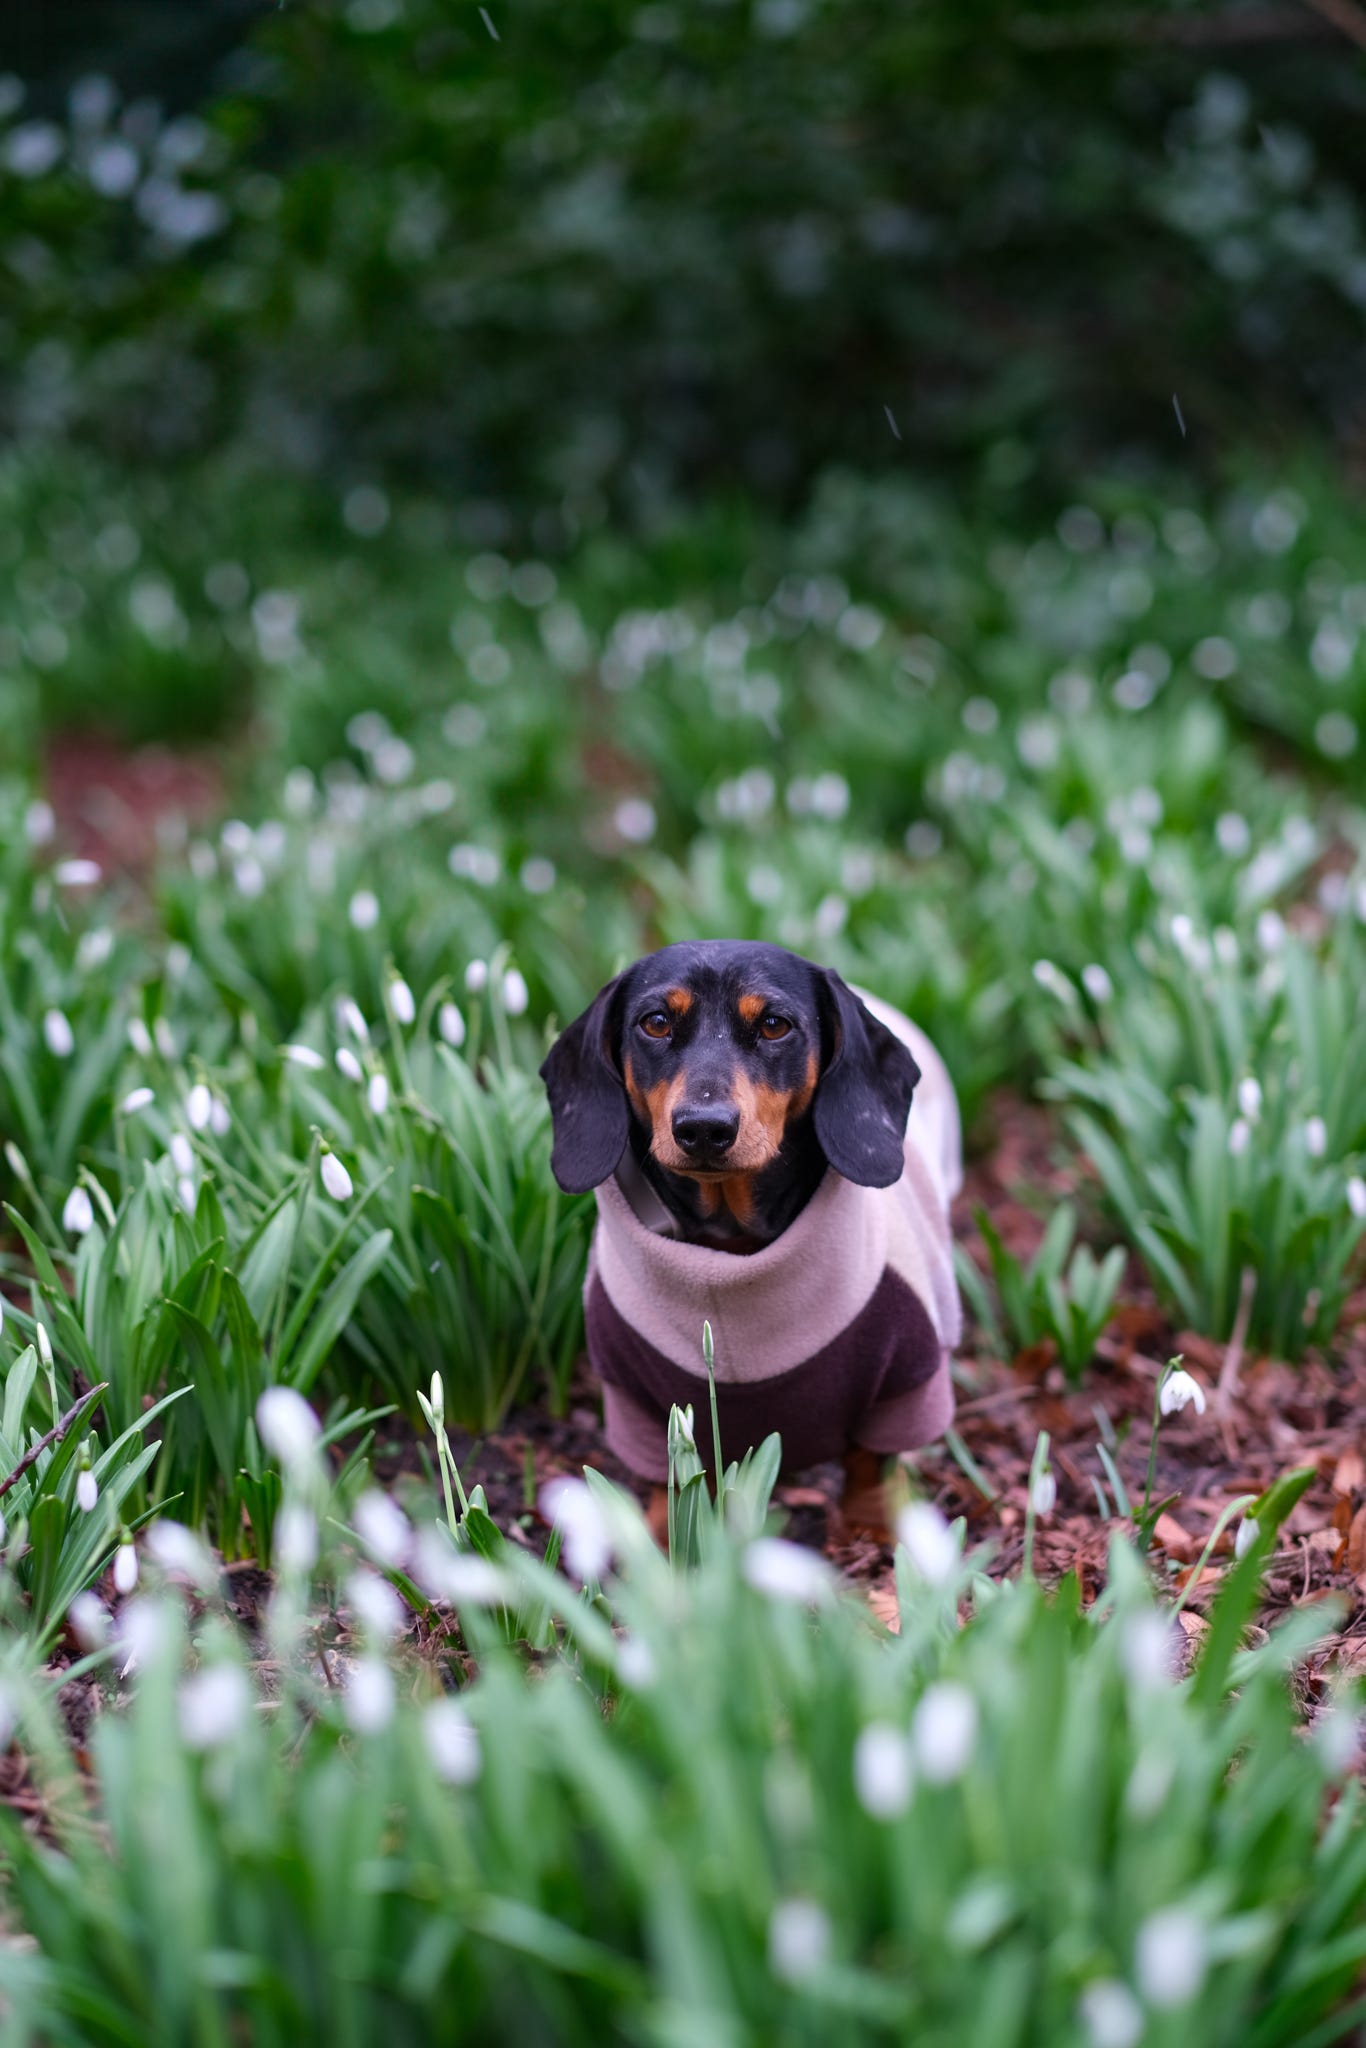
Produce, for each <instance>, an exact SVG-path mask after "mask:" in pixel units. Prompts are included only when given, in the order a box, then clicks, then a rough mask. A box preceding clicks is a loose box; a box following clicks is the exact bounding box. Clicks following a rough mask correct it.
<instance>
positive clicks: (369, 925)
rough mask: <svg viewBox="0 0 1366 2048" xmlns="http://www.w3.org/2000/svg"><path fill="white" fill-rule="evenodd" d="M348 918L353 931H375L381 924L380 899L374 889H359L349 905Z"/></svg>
mask: <svg viewBox="0 0 1366 2048" xmlns="http://www.w3.org/2000/svg"><path fill="white" fill-rule="evenodd" d="M346 914H347V916H348V917H349V918H350V920H351V925H352V929H353V930H355V931H358V932H368V931H373V930H374V928H375V926H376V925H377V924H378V923H379V898H378V896H376V894H375V892H374V890H373V889H357V891H356V893H355V895H354V896H353V897H352V898H351V901H350V903H349V904H348V905H347V912H346Z"/></svg>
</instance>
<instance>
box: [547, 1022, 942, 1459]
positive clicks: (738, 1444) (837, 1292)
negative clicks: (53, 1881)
mask: <svg viewBox="0 0 1366 2048" xmlns="http://www.w3.org/2000/svg"><path fill="white" fill-rule="evenodd" d="M856 993H858V994H859V996H860V997H861V999H862V1001H863V1002H864V1003H865V1004H866V1006H867V1007H868V1009H869V1010H871V1011H872V1012H873V1014H874V1016H876V1017H877V1018H878V1019H879V1020H880V1021H881V1022H882V1023H883V1024H885V1025H886V1026H887V1027H888V1029H889V1030H891V1031H894V1032H895V1033H896V1035H897V1037H899V1038H900V1039H902V1040H903V1041H904V1043H905V1044H906V1045H907V1046H908V1047H909V1048H910V1051H911V1054H912V1056H913V1058H914V1059H915V1062H916V1064H917V1066H918V1067H919V1068H920V1072H921V1080H920V1083H919V1086H918V1087H917V1089H916V1091H915V1096H914V1099H913V1100H912V1103H911V1112H910V1116H909V1118H908V1120H907V1126H906V1139H905V1155H906V1157H905V1167H904V1169H903V1171H902V1174H901V1178H900V1179H899V1180H898V1181H896V1182H894V1184H893V1185H892V1186H891V1187H887V1188H863V1187H856V1186H855V1185H854V1184H853V1182H852V1181H847V1180H845V1179H844V1178H843V1176H842V1175H840V1174H838V1173H836V1172H835V1170H834V1168H833V1167H828V1168H827V1169H826V1173H825V1177H824V1179H823V1180H822V1181H821V1183H820V1185H819V1186H818V1187H817V1189H816V1192H815V1194H814V1195H813V1196H812V1198H811V1200H810V1201H809V1202H808V1203H807V1205H806V1207H805V1208H804V1209H803V1210H802V1212H801V1214H800V1215H799V1216H798V1217H797V1218H796V1219H795V1221H794V1222H793V1223H791V1224H790V1225H789V1227H788V1228H787V1229H786V1230H785V1231H784V1232H783V1233H782V1235H781V1236H780V1237H777V1238H775V1239H774V1241H773V1242H772V1244H769V1245H765V1247H764V1248H763V1250H762V1251H758V1252H754V1253H752V1254H749V1255H743V1254H737V1253H734V1252H724V1251H713V1250H711V1249H710V1248H708V1247H707V1246H704V1245H694V1244H685V1243H682V1242H680V1241H679V1240H678V1239H677V1238H674V1237H672V1236H670V1235H668V1234H666V1232H667V1231H668V1229H669V1228H670V1223H669V1217H668V1212H667V1211H666V1210H665V1209H664V1206H663V1204H662V1203H660V1202H659V1201H658V1199H657V1198H656V1196H655V1195H654V1192H653V1190H652V1189H651V1188H650V1186H649V1184H648V1182H647V1181H646V1180H645V1178H644V1176H643V1175H642V1174H641V1173H640V1171H639V1169H638V1168H637V1167H636V1165H635V1162H634V1160H633V1159H631V1158H630V1156H629V1155H628V1156H627V1158H626V1160H624V1161H623V1163H622V1165H621V1166H620V1167H619V1168H618V1169H617V1172H616V1174H614V1175H613V1176H612V1178H611V1179H610V1180H608V1181H605V1182H604V1183H603V1185H602V1186H601V1187H600V1188H598V1190H597V1204H598V1222H597V1228H596V1230H595V1231H594V1234H593V1244H592V1249H591V1251H590V1254H589V1261H588V1277H587V1280H586V1282H585V1287H584V1306H585V1312H586V1319H587V1335H588V1356H589V1362H590V1364H591V1365H592V1366H593V1368H594V1370H595V1371H596V1372H597V1373H598V1375H599V1377H600V1378H601V1380H602V1382H603V1397H604V1416H605V1422H606V1436H607V1442H608V1445H609V1447H610V1448H611V1450H613V1451H614V1452H615V1453H616V1455H617V1457H619V1458H620V1459H621V1461H622V1463H623V1464H624V1465H626V1466H628V1467H629V1468H630V1470H631V1471H633V1472H635V1473H638V1474H639V1475H640V1476H641V1477H642V1478H645V1479H652V1480H663V1479H666V1478H667V1477H668V1457H667V1452H666V1437H667V1430H668V1418H669V1410H670V1408H671V1406H672V1405H673V1404H674V1403H675V1402H677V1403H678V1405H679V1406H680V1407H686V1406H687V1405H688V1403H689V1402H691V1403H692V1404H693V1407H694V1410H695V1413H696V1416H697V1445H698V1451H699V1453H700V1455H701V1456H702V1457H703V1458H704V1459H705V1460H706V1461H707V1462H708V1464H710V1461H711V1426H710V1421H709V1418H708V1395H707V1374H706V1367H705V1366H704V1364H703V1362H702V1323H703V1319H704V1318H707V1319H709V1320H710V1322H711V1326H712V1336H713V1340H714V1348H715V1356H714V1371H715V1374H716V1397H717V1410H718V1413H719V1416H720V1422H721V1450H722V1455H723V1457H724V1458H726V1459H727V1460H730V1459H731V1458H739V1457H741V1456H743V1454H744V1453H745V1451H746V1450H748V1449H749V1448H750V1446H751V1445H754V1444H758V1443H760V1442H762V1440H763V1438H764V1437H766V1436H767V1435H768V1434H769V1432H770V1431H771V1430H775V1429H776V1430H778V1431H779V1432H780V1434H781V1436H782V1440H783V1469H784V1470H785V1471H796V1470H800V1469H801V1468H802V1467H804V1466H807V1465H814V1464H819V1463H821V1462H822V1461H823V1460H825V1459H827V1458H834V1457H839V1456H842V1455H843V1453H844V1452H845V1451H846V1450H848V1449H850V1448H852V1447H853V1446H855V1445H863V1446H866V1447H867V1448H868V1449H870V1450H874V1451H882V1452H885V1453H887V1454H888V1455H891V1454H893V1453H896V1452H899V1451H909V1450H914V1449H915V1448H916V1447H917V1446H919V1445H921V1444H925V1443H929V1442H931V1441H932V1440H933V1439H934V1438H935V1437H937V1436H940V1435H942V1433H943V1431H944V1430H945V1429H946V1428H947V1427H948V1425H949V1423H950V1422H951V1421H952V1419H953V1389H952V1383H951V1381H950V1378H949V1357H950V1353H951V1352H952V1350H953V1349H954V1347H955V1346H956V1345H957V1343H958V1341H959V1337H960V1334H961V1310H960V1306H959V1300H958V1286H957V1282H956V1280H955V1278H954V1270H953V1249H952V1241H951V1238H950V1234H949V1202H950V1200H951V1198H952V1197H953V1195H954V1194H956V1193H957V1190H958V1187H959V1185H960V1184H961V1181H962V1140H961V1132H960V1126H959V1118H958V1105H957V1102H956V1100H955V1097H954V1093H953V1084H952V1082H951V1081H950V1079H949V1076H948V1070H947V1069H946V1067H945V1066H944V1063H943V1061H942V1060H941V1059H940V1057H939V1055H938V1053H937V1052H936V1051H935V1050H934V1047H933V1046H932V1045H931V1044H930V1042H929V1040H928V1039H927V1038H926V1037H925V1035H924V1033H923V1032H921V1031H919V1030H918V1029H917V1028H916V1026H915V1025H913V1024H912V1023H910V1021H909V1020H908V1019H907V1018H905V1017H903V1016H902V1015H901V1014H900V1012H899V1011H897V1010H893V1009H891V1008H890V1007H889V1006H888V1005H887V1004H884V1003H881V1002H879V1001H878V1000H877V999H876V998H875V997H873V996H869V995H867V994H865V993H864V991H862V990H858V991H856Z"/></svg>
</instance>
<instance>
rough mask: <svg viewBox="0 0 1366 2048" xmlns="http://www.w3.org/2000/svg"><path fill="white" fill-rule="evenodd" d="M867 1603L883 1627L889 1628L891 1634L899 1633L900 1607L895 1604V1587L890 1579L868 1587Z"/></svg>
mask: <svg viewBox="0 0 1366 2048" xmlns="http://www.w3.org/2000/svg"><path fill="white" fill-rule="evenodd" d="M868 1605H869V1606H870V1607H871V1608H872V1610H873V1614H874V1616H875V1617H876V1619H877V1620H878V1621H880V1622H881V1623H882V1625H883V1627H884V1628H888V1629H890V1630H891V1632H892V1634H893V1635H899V1634H900V1632H901V1609H900V1607H899V1606H898V1605H897V1598H896V1587H895V1585H894V1584H892V1582H891V1581H890V1580H889V1581H887V1583H886V1584H884V1585H881V1586H870V1587H869V1588H868Z"/></svg>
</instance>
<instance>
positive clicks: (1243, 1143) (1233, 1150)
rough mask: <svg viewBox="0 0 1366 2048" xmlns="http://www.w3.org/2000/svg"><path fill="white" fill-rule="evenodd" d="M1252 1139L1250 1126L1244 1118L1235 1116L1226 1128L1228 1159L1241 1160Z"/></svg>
mask: <svg viewBox="0 0 1366 2048" xmlns="http://www.w3.org/2000/svg"><path fill="white" fill-rule="evenodd" d="M1251 1137H1252V1126H1251V1124H1250V1123H1249V1122H1248V1120H1247V1118H1246V1117H1245V1116H1236V1117H1234V1119H1233V1122H1232V1123H1231V1124H1230V1125H1229V1127H1228V1155H1229V1158H1230V1159H1241V1158H1242V1156H1243V1154H1244V1152H1246V1150H1247V1148H1248V1144H1249V1142H1250V1140H1251Z"/></svg>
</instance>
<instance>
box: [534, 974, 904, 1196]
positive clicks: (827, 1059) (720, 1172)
mask: <svg viewBox="0 0 1366 2048" xmlns="http://www.w3.org/2000/svg"><path fill="white" fill-rule="evenodd" d="M541 1077H542V1079H543V1080H544V1082H545V1085H546V1091H547V1093H548V1094H549V1097H550V1108H551V1115H552V1117H553V1120H554V1148H553V1150H552V1152H551V1160H550V1163H551V1167H552V1169H553V1171H554V1174H555V1178H556V1180H557V1181H558V1182H559V1184H560V1186H561V1187H562V1188H564V1189H565V1190H566V1191H567V1192H569V1193H572V1194H581V1193H583V1192H584V1191H585V1190H586V1189H588V1188H594V1187H597V1186H598V1184H599V1183H600V1182H602V1181H605V1180H606V1179H607V1178H608V1176H609V1175H610V1174H611V1173H612V1172H613V1171H614V1169H615V1167H616V1165H617V1163H618V1161H619V1160H620V1158H621V1155H622V1153H623V1152H624V1151H625V1149H626V1145H627V1141H628V1139H629V1137H630V1134H631V1127H632V1120H633V1119H634V1122H635V1126H636V1129H637V1131H638V1133H639V1134H640V1140H641V1144H642V1150H643V1151H644V1152H645V1154H646V1155H647V1156H648V1157H649V1158H650V1159H652V1160H653V1161H654V1162H655V1163H656V1164H657V1165H658V1166H659V1167H661V1168H662V1169H663V1170H664V1171H665V1172H666V1173H670V1174H679V1175H682V1176H684V1177H685V1178H687V1179H689V1180H694V1181H698V1182H701V1183H706V1182H708V1181H712V1182H716V1181H722V1180H724V1181H728V1182H729V1181H734V1180H735V1178H736V1177H737V1176H740V1175H745V1176H753V1175H758V1174H760V1173H762V1172H764V1171H765V1169H766V1168H769V1167H771V1166H773V1165H774V1163H775V1162H776V1161H777V1160H778V1158H779V1154H780V1153H781V1151H782V1147H783V1142H784V1139H785V1137H786V1136H788V1134H789V1133H790V1132H791V1131H792V1130H793V1129H794V1128H795V1127H796V1126H797V1125H799V1124H802V1125H803V1126H809V1128H810V1129H811V1130H813V1131H814V1135H815V1138H816V1141H817V1142H818V1144H819V1146H820V1149H821V1151H822V1152H823V1153H824V1155H825V1158H826V1159H827V1160H828V1161H829V1163H830V1165H831V1166H833V1167H834V1168H835V1170H836V1172H837V1173H841V1174H843V1175H844V1177H845V1179H846V1180H851V1181H856V1182H858V1183H859V1184H860V1185H861V1186H863V1187H887V1186H889V1185H890V1184H891V1183H892V1182H893V1181H894V1180H896V1179H897V1178H898V1177H899V1175H900V1173H901V1168H902V1157H903V1155H902V1143H903V1138H904V1135H905V1129H906V1117H907V1114H908V1112H909V1110H910V1106H911V1094H912V1091H913V1089H914V1087H915V1084H916V1082H917V1081H918V1080H919V1079H920V1072H919V1069H918V1068H917V1066H916V1064H915V1061H914V1060H913V1059H912V1058H911V1055H910V1053H909V1052H908V1051H907V1050H906V1047H905V1046H904V1045H903V1044H902V1043H901V1040H900V1039H899V1038H897V1037H896V1036H895V1034H894V1033H892V1032H890V1031H889V1030H888V1029H887V1028H886V1026H885V1025H883V1024H880V1023H879V1022H878V1020H877V1019H876V1018H875V1017H874V1016H872V1015H871V1013H870V1012H869V1011H868V1010H867V1009H865V1007H864V1005H863V1004H862V1003H861V1002H860V1001H859V999H858V997H857V996H856V995H855V994H854V993H853V991H852V990H851V989H849V988H847V987H846V986H845V984H844V982H842V981H841V980H840V978H839V976H838V975H837V974H834V973H832V972H831V971H830V970H829V969H828V968H824V967H816V966H814V965H813V964H812V963H811V961H809V960H803V959H801V958H799V957H798V955H797V954H795V953H788V952H785V951H784V949H783V948H782V947H781V946H768V945H757V944H748V943H745V942H741V941H732V940H723V939H718V940H708V941H698V942H696V943H693V944H687V945H679V946H666V947H665V948H664V949H663V951H662V952H659V953H651V954H649V955H648V956H647V958H645V959H644V960H638V961H637V962H636V964H635V966H634V967H628V968H627V969H626V971H625V972H624V973H622V974H619V975H618V976H617V977H616V979H615V980H614V981H610V982H608V984H607V986H606V988H604V989H602V990H601V991H600V993H599V994H598V995H597V996H596V997H595V999H594V1000H593V1002H592V1003H590V1004H589V1006H588V1008H587V1009H586V1010H585V1011H584V1013H583V1015H582V1016H581V1017H578V1018H576V1019H575V1021H574V1022H573V1023H572V1024H571V1025H569V1026H568V1028H567V1029H566V1030H565V1031H563V1032H562V1033H561V1034H560V1036H559V1038H557V1039H556V1041H555V1043H554V1045H553V1046H552V1047H551V1049H550V1052H549V1053H548V1055H547V1057H546V1059H545V1062H544V1064H543V1065H542V1067H541Z"/></svg>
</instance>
